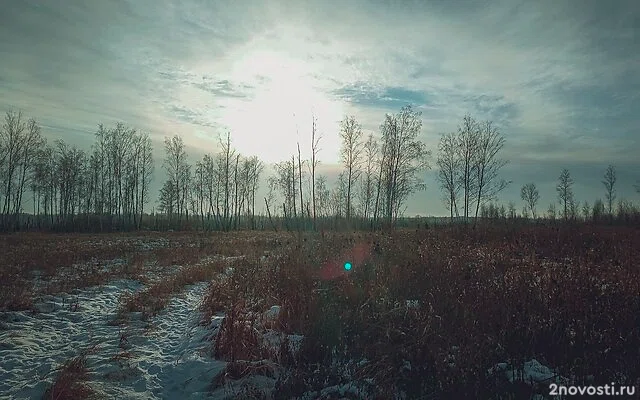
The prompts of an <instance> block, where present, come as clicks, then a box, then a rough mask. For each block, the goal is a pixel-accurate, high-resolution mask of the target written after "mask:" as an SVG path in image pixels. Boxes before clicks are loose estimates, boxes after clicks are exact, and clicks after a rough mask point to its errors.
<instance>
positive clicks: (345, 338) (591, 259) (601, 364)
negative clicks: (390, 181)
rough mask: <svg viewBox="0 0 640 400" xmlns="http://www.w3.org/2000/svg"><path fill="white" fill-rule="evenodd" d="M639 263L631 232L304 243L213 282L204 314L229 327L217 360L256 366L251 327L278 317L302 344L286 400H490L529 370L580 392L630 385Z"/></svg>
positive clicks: (404, 234)
mask: <svg viewBox="0 0 640 400" xmlns="http://www.w3.org/2000/svg"><path fill="white" fill-rule="evenodd" d="M639 256H640V235H638V231H637V230H635V229H627V228H615V229H612V228H606V227H603V228H600V227H588V226H584V227H571V228H569V227H557V228H554V227H525V228H519V229H510V228H505V227H485V228H482V229H478V230H476V231H472V232H469V233H465V232H462V231H459V230H456V229H441V230H431V231H426V230H424V231H398V232H393V233H381V234H375V235H360V234H330V235H327V236H326V237H325V238H324V239H323V238H320V237H313V236H305V237H304V238H302V240H300V241H299V242H294V243H292V246H290V249H289V250H286V251H283V253H282V254H281V256H280V257H277V258H274V259H273V260H272V261H271V262H268V263H266V264H264V263H260V262H258V260H257V259H250V258H248V259H247V260H246V261H245V262H244V263H241V264H239V265H238V266H237V268H236V269H235V271H234V272H233V274H231V276H229V277H228V278H227V280H226V281H220V282H214V283H212V285H211V287H210V290H209V293H208V295H207V297H206V301H205V304H204V311H205V317H207V316H211V315H213V314H215V313H216V312H220V311H224V312H225V313H226V315H227V320H225V322H224V323H223V326H222V327H221V328H220V332H219V334H218V336H217V338H216V348H215V350H216V351H215V354H216V356H219V357H224V358H226V359H230V360H233V361H237V360H243V359H244V360H256V359H259V358H260V357H262V356H263V354H261V353H260V352H259V351H258V349H257V348H256V346H257V343H256V342H257V340H256V338H255V330H252V329H250V328H249V327H251V326H252V322H251V321H252V318H254V316H255V315H256V313H258V314H259V313H261V312H264V311H265V310H267V309H268V308H269V307H270V306H271V305H274V304H278V305H280V306H282V311H281V314H280V318H279V320H278V329H281V330H283V331H285V332H288V333H290V332H297V333H302V334H304V335H305V337H306V340H305V343H306V345H305V346H304V349H303V351H302V354H301V356H300V364H299V365H296V366H295V368H292V369H291V373H290V375H289V376H288V377H287V379H286V384H285V383H284V380H283V382H281V385H280V386H279V391H280V393H282V396H283V398H286V397H287V396H294V395H300V394H301V393H302V391H306V390H319V389H321V388H322V387H324V386H323V385H327V384H328V383H327V382H329V383H332V384H340V383H341V382H342V380H343V378H340V377H341V376H343V375H344V374H345V373H346V372H348V373H349V374H350V375H351V376H352V379H355V380H357V381H361V382H365V381H366V379H372V380H373V382H375V388H376V389H372V390H374V391H373V392H372V396H375V397H377V398H389V397H391V396H392V394H393V393H397V392H399V391H400V390H403V391H404V392H405V393H407V395H408V396H410V397H412V396H415V397H419V396H435V397H437V398H447V397H460V396H462V397H468V398H471V397H474V398H487V397H491V396H496V394H497V393H505V391H506V393H509V391H514V393H515V391H516V390H517V389H516V386H517V385H511V386H509V385H506V384H505V383H504V382H502V381H501V380H500V379H498V378H497V377H495V376H491V375H489V374H488V372H487V371H488V370H489V368H491V367H492V366H494V365H495V364H496V363H498V362H504V361H511V362H513V363H514V364H515V365H518V364H521V362H522V361H525V360H528V359H531V358H537V359H538V360H540V361H541V362H543V363H544V364H548V365H549V366H552V367H556V368H558V370H559V373H560V374H561V375H563V376H565V377H567V378H569V379H570V380H571V381H572V382H575V383H581V382H586V381H587V379H590V382H592V383H593V382H602V383H603V384H604V383H610V382H611V381H612V380H613V381H615V382H617V383H618V384H625V383H626V384H635V383H636V382H635V378H636V377H637V376H640V361H638V360H640V350H639V349H640V320H639V319H638V318H639V315H640V296H639V294H640V269H639V268H638V264H637V260H638V259H639ZM347 260H348V261H351V262H352V263H353V265H354V267H353V269H352V270H351V271H350V272H345V271H344V270H342V269H341V266H342V263H343V262H344V261H347ZM407 301H410V303H407ZM408 304H409V305H408ZM363 359H366V360H368V362H366V363H363V364H361V365H358V364H357V363H356V362H354V361H358V360H363ZM407 365H409V366H410V368H408V367H407ZM296 382H297V383H296ZM300 382H305V384H304V385H300ZM363 385H364V383H363Z"/></svg>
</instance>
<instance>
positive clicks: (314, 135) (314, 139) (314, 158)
mask: <svg viewBox="0 0 640 400" xmlns="http://www.w3.org/2000/svg"><path fill="white" fill-rule="evenodd" d="M321 138H322V136H320V135H319V134H318V132H317V129H316V117H315V115H312V123H311V164H310V166H309V169H310V170H311V171H310V172H311V209H312V211H313V228H314V229H316V212H317V208H316V168H317V166H318V164H319V162H320V161H318V152H319V151H320V148H319V147H318V145H319V143H320V139H321Z"/></svg>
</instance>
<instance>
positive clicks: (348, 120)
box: [340, 116, 362, 220]
mask: <svg viewBox="0 0 640 400" xmlns="http://www.w3.org/2000/svg"><path fill="white" fill-rule="evenodd" d="M340 138H341V139H342V147H341V149H340V156H341V159H342V163H343V164H344V166H345V169H346V170H345V173H346V175H345V179H346V194H345V200H346V208H345V217H346V218H347V220H348V219H350V218H351V200H352V195H351V192H352V187H353V186H354V185H355V182H357V181H358V178H359V177H360V173H361V171H360V164H361V162H362V160H361V157H360V156H361V154H362V126H361V125H360V124H359V123H358V121H356V118H355V117H354V116H348V117H345V118H344V119H343V120H342V122H341V123H340Z"/></svg>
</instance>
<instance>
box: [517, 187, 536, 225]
mask: <svg viewBox="0 0 640 400" xmlns="http://www.w3.org/2000/svg"><path fill="white" fill-rule="evenodd" d="M520 198H521V199H522V201H524V202H525V206H526V207H527V208H528V209H529V211H531V216H532V217H533V219H536V204H537V203H538V200H540V193H539V192H538V188H537V187H536V184H535V183H533V182H532V183H527V184H526V185H524V186H522V188H521V189H520Z"/></svg>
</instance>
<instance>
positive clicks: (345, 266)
mask: <svg viewBox="0 0 640 400" xmlns="http://www.w3.org/2000/svg"><path fill="white" fill-rule="evenodd" d="M344 269H345V270H347V271H349V270H351V263H350V262H349V261H347V262H346V263H344Z"/></svg>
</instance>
